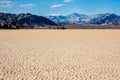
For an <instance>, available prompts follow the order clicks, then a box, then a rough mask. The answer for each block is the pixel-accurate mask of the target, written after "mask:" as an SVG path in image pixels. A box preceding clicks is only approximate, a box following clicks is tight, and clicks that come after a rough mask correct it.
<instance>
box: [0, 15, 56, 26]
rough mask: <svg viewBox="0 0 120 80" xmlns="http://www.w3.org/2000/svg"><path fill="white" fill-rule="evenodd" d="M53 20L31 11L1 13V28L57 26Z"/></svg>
mask: <svg viewBox="0 0 120 80" xmlns="http://www.w3.org/2000/svg"><path fill="white" fill-rule="evenodd" d="M56 25H57V24H55V23H54V22H53V21H51V20H49V19H47V18H45V17H43V16H37V15H32V14H30V13H26V14H24V13H22V14H11V13H0V28H40V27H44V26H56Z"/></svg>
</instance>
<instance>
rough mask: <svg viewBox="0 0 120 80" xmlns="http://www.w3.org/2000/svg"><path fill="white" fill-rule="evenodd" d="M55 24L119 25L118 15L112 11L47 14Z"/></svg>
mask: <svg viewBox="0 0 120 80" xmlns="http://www.w3.org/2000/svg"><path fill="white" fill-rule="evenodd" d="M47 18H49V19H50V20H52V21H53V22H55V23H56V24H59V25H60V24H82V25H120V16H119V15H116V14H113V13H105V14H96V15H84V14H78V13H72V14H69V15H67V16H62V15H57V16H52V15H50V16H47Z"/></svg>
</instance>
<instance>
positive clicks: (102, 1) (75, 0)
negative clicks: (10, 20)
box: [0, 0, 120, 16]
mask: <svg viewBox="0 0 120 80" xmlns="http://www.w3.org/2000/svg"><path fill="white" fill-rule="evenodd" d="M0 12H6V13H32V14H37V15H44V16H46V15H51V14H52V15H59V14H60V15H67V14H70V13H80V14H87V15H93V14H99V13H116V14H119V15H120V0H0Z"/></svg>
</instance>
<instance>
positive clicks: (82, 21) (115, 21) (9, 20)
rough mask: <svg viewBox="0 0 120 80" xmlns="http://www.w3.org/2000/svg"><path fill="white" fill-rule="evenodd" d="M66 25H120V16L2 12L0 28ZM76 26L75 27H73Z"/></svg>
mask: <svg viewBox="0 0 120 80" xmlns="http://www.w3.org/2000/svg"><path fill="white" fill-rule="evenodd" d="M65 25H74V26H75V25H78V26H80V25H85V26H86V25H87V27H89V26H91V25H92V26H93V25H95V26H96V25H98V26H105V25H110V26H111V25H115V26H116V25H120V16H119V15H116V14H112V13H105V14H96V15H84V14H78V13H72V14H69V15H67V16H62V15H57V16H38V15H33V14H30V13H26V14H25V13H21V14H11V13H0V28H7V29H9V28H10V29H11V28H12V29H13V28H15V29H16V28H20V29H29V28H30V29H31V28H57V29H64V28H66V27H65ZM72 28H74V27H72Z"/></svg>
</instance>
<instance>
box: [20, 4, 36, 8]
mask: <svg viewBox="0 0 120 80" xmlns="http://www.w3.org/2000/svg"><path fill="white" fill-rule="evenodd" d="M33 6H35V4H22V5H20V7H24V8H31V7H33Z"/></svg>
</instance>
